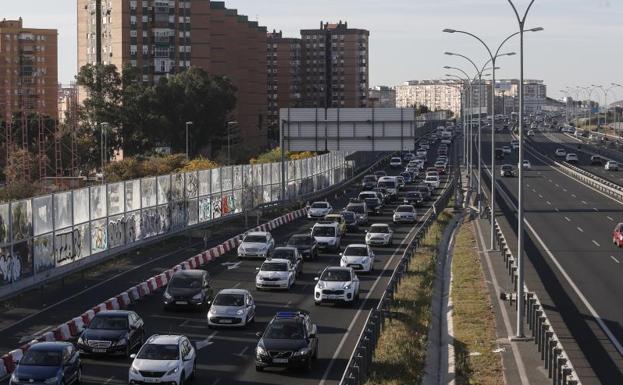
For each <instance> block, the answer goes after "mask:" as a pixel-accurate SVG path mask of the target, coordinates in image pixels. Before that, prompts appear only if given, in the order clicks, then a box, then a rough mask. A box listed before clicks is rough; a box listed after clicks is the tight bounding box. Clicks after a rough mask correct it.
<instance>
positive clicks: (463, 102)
mask: <svg viewBox="0 0 623 385" xmlns="http://www.w3.org/2000/svg"><path fill="white" fill-rule="evenodd" d="M446 76H447V77H449V78H453V79H456V80H458V81H459V83H458V84H460V88H459V89H460V92H461V119H462V121H463V124H462V125H463V166H465V167H466V168H467V146H466V140H467V139H466V137H467V132H466V129H467V121H466V118H465V115H466V112H467V95H466V94H467V92H466V89H467V88H468V87H469V79H463V78H462V77H460V76H456V75H452V74H446Z"/></svg>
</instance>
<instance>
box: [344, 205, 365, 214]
mask: <svg viewBox="0 0 623 385" xmlns="http://www.w3.org/2000/svg"><path fill="white" fill-rule="evenodd" d="M346 208H347V209H348V211H352V212H354V213H358V214H362V213H363V206H362V205H353V206H350V205H348V206H347V207H346Z"/></svg>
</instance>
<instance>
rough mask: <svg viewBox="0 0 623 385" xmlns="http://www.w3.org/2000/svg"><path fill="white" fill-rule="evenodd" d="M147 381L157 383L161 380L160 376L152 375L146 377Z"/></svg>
mask: <svg viewBox="0 0 623 385" xmlns="http://www.w3.org/2000/svg"><path fill="white" fill-rule="evenodd" d="M145 382H148V383H150V384H157V383H159V382H160V379H159V378H150V377H145Z"/></svg>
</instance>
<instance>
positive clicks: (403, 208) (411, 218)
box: [393, 205, 417, 223]
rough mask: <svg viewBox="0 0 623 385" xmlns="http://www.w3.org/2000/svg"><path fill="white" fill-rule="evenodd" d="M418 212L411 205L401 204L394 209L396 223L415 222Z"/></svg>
mask: <svg viewBox="0 0 623 385" xmlns="http://www.w3.org/2000/svg"><path fill="white" fill-rule="evenodd" d="M416 220H417V212H416V211H415V209H414V208H413V206H411V205H400V206H398V207H397V208H396V211H394V216H393V221H394V223H415V221H416Z"/></svg>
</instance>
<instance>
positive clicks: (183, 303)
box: [175, 301, 188, 305]
mask: <svg viewBox="0 0 623 385" xmlns="http://www.w3.org/2000/svg"><path fill="white" fill-rule="evenodd" d="M175 304H176V305H188V301H175Z"/></svg>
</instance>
